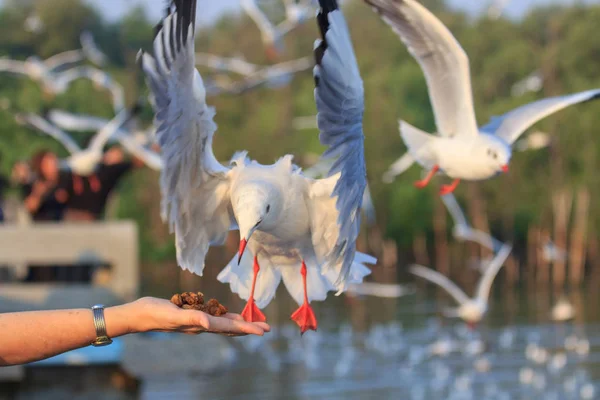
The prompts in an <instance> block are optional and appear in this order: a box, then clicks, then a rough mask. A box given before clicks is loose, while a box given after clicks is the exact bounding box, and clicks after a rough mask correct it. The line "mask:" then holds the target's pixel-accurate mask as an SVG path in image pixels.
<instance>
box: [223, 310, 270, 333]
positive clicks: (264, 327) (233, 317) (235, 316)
mask: <svg viewBox="0 0 600 400" xmlns="http://www.w3.org/2000/svg"><path fill="white" fill-rule="evenodd" d="M222 317H223V318H228V319H231V320H234V321H245V320H244V317H242V316H241V315H240V314H230V313H227V314H225V315H222ZM251 323H252V324H255V325H258V326H260V327H261V329H262V330H263V331H265V332H271V327H270V326H269V324H267V323H264V322H251Z"/></svg>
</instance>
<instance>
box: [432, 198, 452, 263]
mask: <svg viewBox="0 0 600 400" xmlns="http://www.w3.org/2000/svg"><path fill="white" fill-rule="evenodd" d="M433 235H434V239H435V266H436V269H437V270H438V271H439V272H441V273H442V274H444V275H448V274H449V273H450V262H449V257H448V236H447V234H446V207H445V206H444V204H443V203H442V201H441V200H437V201H436V202H435V209H434V213H433Z"/></svg>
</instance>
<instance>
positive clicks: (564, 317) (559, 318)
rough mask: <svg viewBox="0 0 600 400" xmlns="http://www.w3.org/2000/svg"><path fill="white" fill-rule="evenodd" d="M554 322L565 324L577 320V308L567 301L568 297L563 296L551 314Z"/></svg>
mask: <svg viewBox="0 0 600 400" xmlns="http://www.w3.org/2000/svg"><path fill="white" fill-rule="evenodd" d="M550 315H551V317H552V320H553V321H556V322H564V321H568V320H571V319H573V318H575V307H573V304H571V302H570V301H569V299H567V297H566V296H561V297H560V299H559V300H558V301H557V302H556V304H555V305H554V307H552V311H551V312H550Z"/></svg>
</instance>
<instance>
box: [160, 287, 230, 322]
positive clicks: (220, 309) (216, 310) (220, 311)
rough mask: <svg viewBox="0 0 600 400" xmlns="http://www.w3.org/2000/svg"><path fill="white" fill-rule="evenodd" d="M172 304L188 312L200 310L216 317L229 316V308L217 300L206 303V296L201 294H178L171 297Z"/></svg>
mask: <svg viewBox="0 0 600 400" xmlns="http://www.w3.org/2000/svg"><path fill="white" fill-rule="evenodd" d="M171 303H173V304H175V305H176V306H177V307H180V308H183V309H186V310H199V311H202V312H205V313H207V314H210V315H212V316H215V317H220V316H221V315H225V314H227V307H225V306H224V305H223V304H221V303H219V301H218V300H217V299H210V300H209V301H208V302H207V303H205V302H204V294H202V293H201V292H198V293H193V292H183V293H181V294H179V293H176V294H174V295H173V297H171Z"/></svg>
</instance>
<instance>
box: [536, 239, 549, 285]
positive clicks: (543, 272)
mask: <svg viewBox="0 0 600 400" xmlns="http://www.w3.org/2000/svg"><path fill="white" fill-rule="evenodd" d="M537 233H538V235H537V240H536V243H535V247H536V250H537V269H536V275H537V283H538V285H548V283H549V282H550V262H549V261H548V260H546V258H545V257H544V243H545V242H547V241H548V240H550V233H548V231H547V230H546V229H544V228H540V229H538V232H537Z"/></svg>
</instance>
